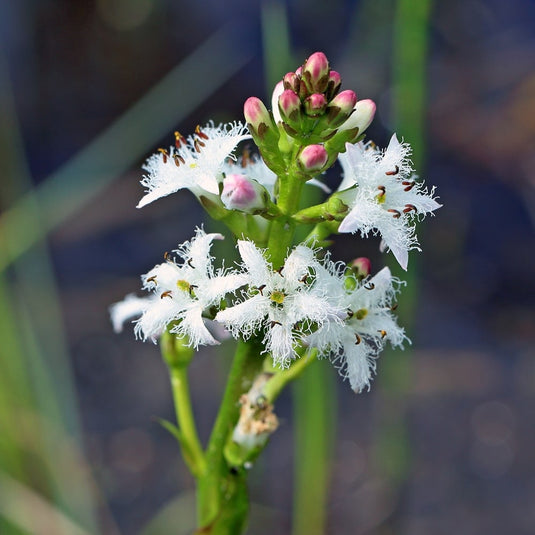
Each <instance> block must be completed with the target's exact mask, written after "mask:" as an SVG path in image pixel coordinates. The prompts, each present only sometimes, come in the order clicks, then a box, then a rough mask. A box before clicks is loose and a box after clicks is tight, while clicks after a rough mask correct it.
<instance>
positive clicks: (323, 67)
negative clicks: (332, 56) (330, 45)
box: [303, 52, 329, 83]
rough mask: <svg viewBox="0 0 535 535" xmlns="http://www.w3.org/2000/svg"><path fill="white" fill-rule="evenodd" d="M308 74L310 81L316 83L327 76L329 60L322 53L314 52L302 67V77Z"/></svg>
mask: <svg viewBox="0 0 535 535" xmlns="http://www.w3.org/2000/svg"><path fill="white" fill-rule="evenodd" d="M305 73H309V74H310V77H311V81H312V82H313V83H314V82H317V81H318V80H320V79H321V78H322V77H323V76H325V75H328V74H329V60H328V59H327V56H326V55H325V54H324V53H323V52H314V54H312V55H311V56H310V57H309V58H308V59H307V60H306V61H305V64H304V65H303V77H305V76H306V74H305Z"/></svg>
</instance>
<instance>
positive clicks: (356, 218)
mask: <svg viewBox="0 0 535 535" xmlns="http://www.w3.org/2000/svg"><path fill="white" fill-rule="evenodd" d="M346 149H347V151H346V152H345V153H344V154H341V155H340V156H339V159H340V163H341V164H342V168H343V171H344V179H343V181H342V183H341V184H340V187H339V190H340V191H341V190H345V189H346V188H351V187H352V186H353V188H352V189H349V190H347V191H344V192H343V193H342V194H341V195H340V198H341V199H342V200H343V201H344V202H345V203H346V204H348V205H349V207H350V211H349V213H348V214H347V216H346V217H345V218H344V220H343V221H342V223H341V224H340V227H339V229H338V230H339V232H353V233H354V232H360V234H361V235H362V236H367V235H368V233H369V232H370V231H372V232H373V233H374V234H380V235H381V237H382V239H383V244H382V245H383V246H384V247H388V248H389V249H390V250H391V251H392V253H393V254H394V256H395V257H396V260H397V261H398V262H399V264H400V265H401V267H402V268H403V269H405V270H406V269H407V263H408V260H409V257H408V252H409V251H410V250H412V249H418V250H420V249H419V247H418V240H417V238H416V235H415V229H414V224H413V223H414V218H415V217H420V216H421V217H423V216H424V215H425V214H427V213H430V212H432V211H433V210H436V209H437V208H440V206H441V205H440V204H438V203H437V202H436V200H435V199H434V198H433V194H434V188H432V189H431V192H428V191H427V190H426V189H424V188H422V185H421V183H419V182H416V178H417V177H416V176H414V175H413V174H412V173H413V168H412V164H411V161H410V159H409V156H410V151H411V149H410V146H409V145H408V144H407V143H400V142H399V141H398V139H397V137H396V135H395V134H394V135H393V136H392V139H391V140H390V144H389V145H388V148H387V149H386V150H385V151H384V152H383V151H381V150H379V149H377V148H376V147H375V146H374V145H371V144H369V143H368V144H362V143H357V144H356V145H351V144H349V143H348V144H347V145H346ZM355 185H356V188H355V187H354V186H355Z"/></svg>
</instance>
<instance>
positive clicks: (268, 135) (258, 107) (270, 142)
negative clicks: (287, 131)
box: [243, 97, 279, 152]
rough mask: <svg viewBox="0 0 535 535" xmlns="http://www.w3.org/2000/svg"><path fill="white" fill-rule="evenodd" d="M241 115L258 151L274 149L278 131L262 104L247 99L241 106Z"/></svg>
mask: <svg viewBox="0 0 535 535" xmlns="http://www.w3.org/2000/svg"><path fill="white" fill-rule="evenodd" d="M243 114H244V115H245V120H246V121H247V127H248V128H249V132H251V135H252V136H253V139H254V141H255V143H256V144H257V145H258V147H259V148H260V151H261V152H262V151H263V150H266V149H267V148H272V147H275V146H276V144H277V143H278V141H279V129H278V128H277V125H276V124H275V123H274V122H273V118H272V117H271V114H270V113H269V111H268V110H267V108H266V107H265V106H264V103H263V102H262V101H261V100H260V99H259V98H256V97H249V98H248V99H247V100H246V101H245V104H244V105H243Z"/></svg>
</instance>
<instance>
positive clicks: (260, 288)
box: [257, 284, 266, 295]
mask: <svg viewBox="0 0 535 535" xmlns="http://www.w3.org/2000/svg"><path fill="white" fill-rule="evenodd" d="M265 287H266V285H265V284H262V286H259V287H258V288H257V290H258V291H259V292H260V295H264V294H263V293H262V290H263V289H264V288H265Z"/></svg>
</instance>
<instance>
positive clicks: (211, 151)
mask: <svg viewBox="0 0 535 535" xmlns="http://www.w3.org/2000/svg"><path fill="white" fill-rule="evenodd" d="M250 137H251V136H250V135H249V134H248V133H247V128H246V127H245V126H244V125H242V124H241V123H239V122H236V123H230V124H222V125H219V126H217V127H215V126H214V124H213V123H209V124H208V125H206V126H205V127H204V128H203V129H200V128H197V130H196V131H195V133H194V134H193V135H192V136H189V137H188V139H187V140H184V139H183V138H180V136H178V137H177V145H179V147H178V148H176V147H170V148H169V150H168V151H164V150H160V152H158V153H156V154H153V155H152V156H151V157H150V158H149V159H148V160H147V161H146V163H145V165H144V166H143V169H144V170H145V171H147V174H146V175H145V177H144V178H143V180H142V181H141V184H142V185H143V186H145V187H146V188H147V193H146V195H145V196H144V197H143V198H142V199H141V200H140V201H139V204H138V205H137V207H138V208H141V207H143V206H145V205H147V204H149V203H151V202H152V201H155V200H156V199H159V198H160V197H165V196H167V195H169V194H171V193H175V192H176V191H178V190H180V189H183V188H187V189H189V190H191V191H192V192H193V193H194V194H196V195H199V194H201V193H204V192H209V193H213V194H214V195H218V194H219V181H220V179H221V178H222V177H221V168H222V165H223V163H224V162H225V160H226V159H227V158H229V157H232V152H233V151H234V149H235V148H236V145H237V144H238V143H240V141H243V140H244V139H250Z"/></svg>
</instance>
